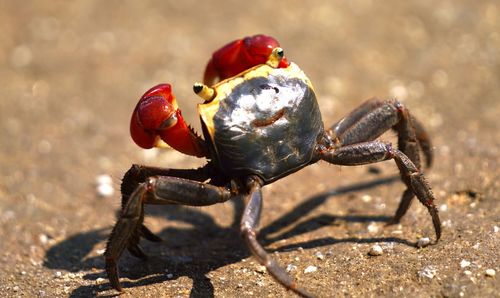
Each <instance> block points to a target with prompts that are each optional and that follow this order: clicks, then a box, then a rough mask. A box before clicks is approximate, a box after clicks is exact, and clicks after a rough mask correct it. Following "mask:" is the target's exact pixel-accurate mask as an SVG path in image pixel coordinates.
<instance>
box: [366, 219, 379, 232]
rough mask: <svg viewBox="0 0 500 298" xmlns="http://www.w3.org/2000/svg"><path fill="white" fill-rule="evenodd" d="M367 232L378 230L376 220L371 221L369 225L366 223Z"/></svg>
mask: <svg viewBox="0 0 500 298" xmlns="http://www.w3.org/2000/svg"><path fill="white" fill-rule="evenodd" d="M367 229H368V232H369V233H377V232H378V230H379V227H378V224H377V223H376V222H371V223H370V224H369V225H368V228H367Z"/></svg>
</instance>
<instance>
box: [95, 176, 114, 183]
mask: <svg viewBox="0 0 500 298" xmlns="http://www.w3.org/2000/svg"><path fill="white" fill-rule="evenodd" d="M95 183H96V184H111V183H113V179H112V178H111V176H109V175H108V174H102V175H98V176H97V177H95Z"/></svg>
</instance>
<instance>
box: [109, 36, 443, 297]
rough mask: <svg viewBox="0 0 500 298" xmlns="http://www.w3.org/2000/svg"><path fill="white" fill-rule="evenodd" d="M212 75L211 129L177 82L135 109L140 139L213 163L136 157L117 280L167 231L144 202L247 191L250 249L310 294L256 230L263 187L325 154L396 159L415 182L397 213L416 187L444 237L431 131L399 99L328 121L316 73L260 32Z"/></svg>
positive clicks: (229, 48)
mask: <svg viewBox="0 0 500 298" xmlns="http://www.w3.org/2000/svg"><path fill="white" fill-rule="evenodd" d="M266 55H267V57H268V58H267V61H266V60H265V57H266ZM263 57H264V58H263ZM218 79H220V81H219V82H218V83H217V80H218ZM204 82H205V84H209V85H211V86H207V85H204V84H200V83H197V84H195V86H194V91H195V93H197V94H198V95H199V96H200V97H202V98H203V99H204V102H203V103H202V104H199V105H198V112H199V115H200V118H201V125H202V129H203V138H202V137H200V136H199V135H198V134H197V133H195V132H194V131H193V129H192V128H190V126H189V125H187V124H186V123H185V121H184V120H183V118H182V115H181V111H180V109H179V108H178V105H177V101H176V99H175V97H174V95H173V93H172V88H171V86H170V85H169V84H160V85H157V86H155V87H153V88H151V89H150V90H148V91H147V92H146V93H145V94H144V95H143V96H142V97H141V99H140V100H139V103H138V104H137V106H136V108H135V110H134V113H133V115H132V119H131V123H130V132H131V135H132V138H133V139H134V141H135V142H136V143H137V144H138V145H139V146H141V147H143V148H151V147H155V146H160V145H161V144H162V142H161V141H163V142H166V143H167V144H169V145H170V146H171V147H172V148H174V149H176V150H178V151H180V152H182V153H185V154H189V155H193V156H197V157H205V158H207V159H208V160H209V162H208V163H207V164H206V165H205V166H204V167H201V168H199V169H193V170H183V169H162V168H155V167H145V166H138V165H134V166H132V168H131V169H130V170H129V171H128V172H127V173H126V174H125V176H124V178H123V182H122V188H121V190H122V212H121V215H120V218H119V220H118V222H117V223H116V225H115V227H114V229H113V231H112V233H111V236H110V239H109V241H108V245H107V248H106V252H105V257H106V271H107V273H108V277H109V279H110V282H111V285H112V286H113V287H114V288H115V289H117V290H121V286H120V283H119V279H118V271H117V264H116V262H117V260H118V258H119V257H120V255H121V253H122V252H123V250H124V249H125V248H127V249H128V251H129V252H130V253H131V254H133V255H134V256H137V257H140V258H146V255H145V254H144V252H143V251H142V249H141V248H140V246H139V241H140V237H144V238H147V239H148V240H151V241H160V240H161V239H159V238H158V237H157V236H155V235H154V234H153V233H152V232H150V231H149V229H148V228H147V227H146V226H144V225H143V220H144V208H143V205H144V204H182V205H191V206H208V205H213V204H216V203H221V202H225V201H228V200H231V199H234V198H238V197H241V196H245V197H247V206H246V209H245V211H244V213H243V216H242V219H241V234H242V236H243V238H244V239H245V241H246V242H247V245H248V246H249V248H250V251H251V252H252V253H253V254H254V256H255V257H256V258H257V260H258V261H259V262H260V263H261V264H263V265H265V266H266V268H267V270H268V271H269V273H270V274H271V275H272V276H273V277H274V278H275V279H276V280H277V281H278V282H280V283H281V284H283V285H284V286H285V287H287V288H289V289H291V290H293V291H294V292H295V293H297V294H299V295H302V296H311V295H310V294H309V293H308V292H306V291H305V290H303V289H302V288H300V287H299V286H297V284H296V283H295V282H294V281H293V280H292V279H291V278H290V277H289V276H288V274H287V273H286V271H285V270H284V269H282V268H281V267H280V266H279V265H278V264H277V263H276V262H275V261H274V260H273V259H272V258H271V257H270V256H269V255H268V254H267V253H266V251H265V250H264V248H263V247H262V246H261V245H260V244H259V243H258V241H257V237H256V233H257V223H258V221H259V216H260V213H261V208H262V193H261V188H262V187H263V186H264V185H266V184H269V183H271V182H273V181H276V180H277V179H280V178H282V177H285V176H287V175H289V174H291V173H293V172H296V171H298V170H299V169H301V168H303V167H305V166H307V165H309V164H312V163H315V162H317V161H319V160H324V161H327V162H329V163H332V164H337V165H350V166H353V165H362V164H370V163H374V162H380V161H384V160H394V162H395V163H396V165H397V167H398V168H399V171H400V173H401V178H402V180H403V182H404V183H405V185H406V187H407V189H406V190H405V192H404V193H403V196H402V199H401V202H400V205H399V207H398V210H397V211H396V214H395V216H394V219H393V221H392V222H393V223H395V222H399V220H400V219H401V218H402V216H403V215H404V214H405V213H406V211H407V210H408V208H409V206H410V203H411V201H412V199H413V198H414V197H415V196H416V197H417V198H418V200H419V201H420V202H421V203H422V204H424V205H425V206H426V207H427V209H428V211H429V213H430V215H431V217H432V221H433V225H434V229H435V232H436V238H437V239H439V238H440V236H441V224H440V220H439V216H438V213H437V209H436V206H435V205H434V195H433V193H432V191H431V189H430V187H429V185H428V183H427V181H426V180H425V178H424V176H423V174H422V173H421V170H420V152H421V151H422V152H423V155H424V157H425V159H426V161H427V165H430V164H431V161H432V153H431V149H430V148H431V145H430V140H429V138H428V136H427V133H426V132H425V130H424V128H423V126H422V125H421V124H420V123H419V122H417V121H416V120H415V118H413V117H412V116H411V115H410V114H409V112H408V110H407V109H406V108H405V107H404V106H403V105H402V104H401V103H399V102H398V101H396V100H387V101H382V100H378V99H371V100H368V101H366V102H365V103H364V104H362V105H361V106H359V107H358V108H357V109H355V110H353V111H352V112H351V113H349V114H348V115H347V116H346V117H344V118H343V119H341V120H340V121H338V122H337V123H336V124H334V125H332V126H331V127H330V128H329V129H326V130H325V129H324V127H323V121H322V119H321V114H320V111H319V107H318V103H317V101H316V96H315V93H314V89H313V87H312V84H311V82H310V80H309V79H308V77H307V76H306V75H305V74H304V72H302V70H301V69H300V68H299V67H298V66H297V65H296V64H294V63H289V62H288V61H287V60H286V59H285V58H284V56H283V50H281V48H279V47H278V43H277V41H276V40H274V39H273V38H271V37H267V36H262V35H257V36H253V37H248V38H245V39H242V40H238V41H235V42H233V43H230V44H228V45H226V46H224V47H223V48H221V49H220V50H219V51H217V52H216V53H215V54H214V55H213V57H212V59H211V60H210V62H209V63H208V65H207V67H206V70H205V75H204ZM214 82H216V83H215V84H212V83H214ZM389 129H393V130H395V131H396V132H397V134H398V147H399V150H398V149H395V148H393V147H392V146H391V145H390V144H389V143H384V142H380V141H378V140H376V139H377V138H378V137H379V136H380V135H382V133H384V132H385V131H387V130H389Z"/></svg>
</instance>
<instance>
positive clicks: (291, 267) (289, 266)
mask: <svg viewBox="0 0 500 298" xmlns="http://www.w3.org/2000/svg"><path fill="white" fill-rule="evenodd" d="M291 271H297V266H295V265H292V264H288V265H287V266H286V272H291Z"/></svg>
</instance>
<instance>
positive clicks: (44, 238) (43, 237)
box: [38, 234, 49, 245]
mask: <svg viewBox="0 0 500 298" xmlns="http://www.w3.org/2000/svg"><path fill="white" fill-rule="evenodd" d="M38 240H40V243H41V244H43V245H45V244H47V242H48V241H49V237H48V236H47V235H45V234H40V235H38Z"/></svg>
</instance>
